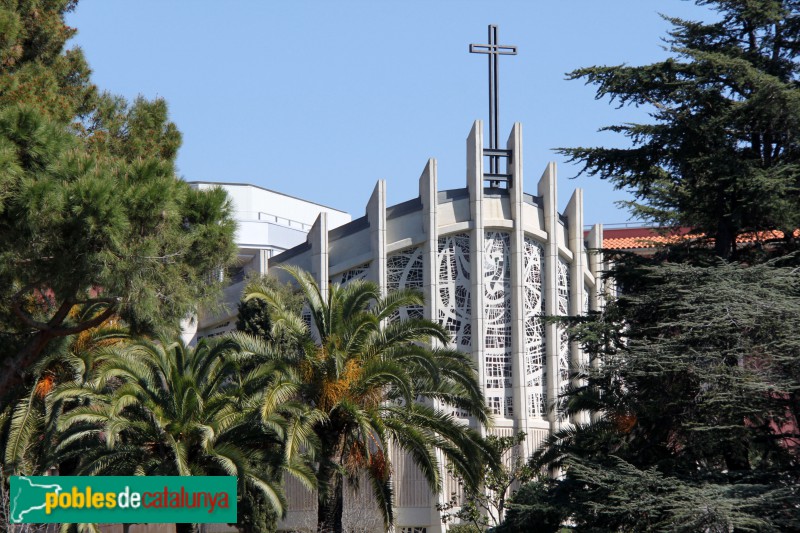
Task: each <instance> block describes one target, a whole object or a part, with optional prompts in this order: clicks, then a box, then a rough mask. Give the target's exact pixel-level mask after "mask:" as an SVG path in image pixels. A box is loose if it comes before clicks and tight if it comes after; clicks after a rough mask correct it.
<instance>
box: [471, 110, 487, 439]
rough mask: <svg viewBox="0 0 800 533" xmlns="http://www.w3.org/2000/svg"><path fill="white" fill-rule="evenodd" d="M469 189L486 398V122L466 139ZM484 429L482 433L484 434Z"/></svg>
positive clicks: (477, 345) (475, 348)
mask: <svg viewBox="0 0 800 533" xmlns="http://www.w3.org/2000/svg"><path fill="white" fill-rule="evenodd" d="M467 189H468V190H469V209H470V216H471V219H472V224H473V225H472V231H471V232H470V240H469V242H470V262H471V263H472V273H471V275H472V279H471V280H470V281H471V282H472V287H471V292H472V357H473V359H474V361H475V362H476V364H477V366H478V376H479V377H480V380H481V383H480V385H481V392H483V394H484V395H485V394H486V387H485V382H486V381H485V379H486V368H485V358H484V350H483V345H484V341H483V335H484V325H483V322H484V316H483V308H484V305H483V299H484V298H483V296H484V289H483V246H484V245H483V241H484V237H485V234H484V229H483V122H482V121H480V120H476V121H475V124H474V125H473V126H472V130H471V131H470V132H469V136H468V137H467ZM485 431H486V430H485V428H481V432H482V433H485Z"/></svg>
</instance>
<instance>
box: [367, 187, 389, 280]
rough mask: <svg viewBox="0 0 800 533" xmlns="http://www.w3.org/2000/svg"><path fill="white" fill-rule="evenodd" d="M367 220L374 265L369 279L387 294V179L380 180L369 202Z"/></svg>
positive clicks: (370, 270) (371, 267)
mask: <svg viewBox="0 0 800 533" xmlns="http://www.w3.org/2000/svg"><path fill="white" fill-rule="evenodd" d="M367 221H369V244H370V248H371V250H372V257H373V261H372V265H371V266H370V269H369V279H371V280H372V281H374V282H375V283H377V284H378V285H379V286H380V288H381V294H383V295H386V181H384V180H378V183H376V184H375V189H373V191H372V196H370V197H369V202H367Z"/></svg>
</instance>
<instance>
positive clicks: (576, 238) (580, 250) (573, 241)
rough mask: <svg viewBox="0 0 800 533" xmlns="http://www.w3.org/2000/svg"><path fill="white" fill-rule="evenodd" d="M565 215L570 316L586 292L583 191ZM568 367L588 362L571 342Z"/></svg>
mask: <svg viewBox="0 0 800 533" xmlns="http://www.w3.org/2000/svg"><path fill="white" fill-rule="evenodd" d="M566 215H567V246H568V248H569V250H570V251H571V252H572V264H571V265H570V279H571V283H570V288H569V291H570V295H569V302H570V306H569V307H570V309H569V314H570V315H571V316H578V315H582V314H583V305H584V301H585V299H584V296H585V293H586V292H585V291H586V283H585V274H584V273H585V271H586V266H587V265H586V259H587V257H586V251H585V249H584V245H583V190H582V189H575V192H573V193H572V197H571V198H570V199H569V203H568V204H567V209H566ZM569 350H570V365H571V371H572V372H574V371H576V370H578V369H579V368H581V367H582V366H584V365H585V364H586V363H587V362H588V361H587V360H585V358H584V354H583V350H581V347H580V343H579V342H577V341H571V342H570V346H569ZM581 384H582V383H581V382H580V381H579V380H576V379H574V380H573V385H575V386H580V385H581ZM573 421H574V422H575V423H578V424H585V423H587V422H588V421H589V417H588V413H586V412H581V413H578V414H576V415H575V416H574V417H573Z"/></svg>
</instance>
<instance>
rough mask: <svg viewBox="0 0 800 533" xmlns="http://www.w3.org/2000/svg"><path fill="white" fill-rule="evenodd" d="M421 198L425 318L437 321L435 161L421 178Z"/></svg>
mask: <svg viewBox="0 0 800 533" xmlns="http://www.w3.org/2000/svg"><path fill="white" fill-rule="evenodd" d="M419 197H420V200H421V201H422V231H423V233H424V234H425V238H426V241H425V244H423V245H422V264H423V269H424V271H423V273H422V285H423V289H422V291H423V293H424V294H425V318H427V319H428V320H433V321H435V320H436V319H437V317H438V315H437V310H436V305H437V303H438V301H439V299H438V298H437V294H436V293H437V291H438V281H439V264H438V252H439V223H438V220H437V211H438V205H439V203H438V196H437V165H436V160H435V159H429V160H428V164H427V165H425V169H424V170H423V171H422V175H421V176H420V177H419Z"/></svg>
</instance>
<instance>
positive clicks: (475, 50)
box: [469, 24, 517, 173]
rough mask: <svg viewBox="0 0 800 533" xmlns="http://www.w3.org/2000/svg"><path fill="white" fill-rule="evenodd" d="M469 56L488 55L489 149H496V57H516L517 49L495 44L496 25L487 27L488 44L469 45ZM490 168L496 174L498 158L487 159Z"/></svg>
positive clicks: (497, 104)
mask: <svg viewBox="0 0 800 533" xmlns="http://www.w3.org/2000/svg"><path fill="white" fill-rule="evenodd" d="M469 51H470V53H471V54H488V55H489V148H491V149H492V150H496V149H497V138H498V130H499V127H498V124H497V123H498V121H499V118H500V111H499V103H498V100H499V98H498V82H497V79H498V73H497V70H498V69H497V66H498V61H497V59H498V57H497V56H499V55H503V56H515V55H517V47H516V46H513V45H500V44H497V25H496V24H490V25H489V44H471V45H469ZM489 163H490V168H491V172H492V173H496V172H498V168H497V167H498V163H499V161H498V158H497V157H494V156H492V157H490V158H489Z"/></svg>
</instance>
